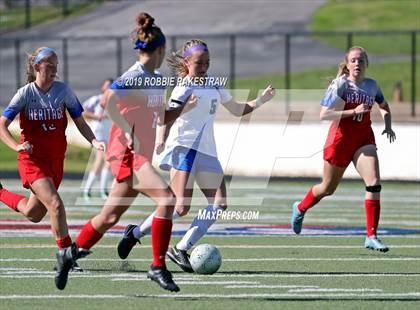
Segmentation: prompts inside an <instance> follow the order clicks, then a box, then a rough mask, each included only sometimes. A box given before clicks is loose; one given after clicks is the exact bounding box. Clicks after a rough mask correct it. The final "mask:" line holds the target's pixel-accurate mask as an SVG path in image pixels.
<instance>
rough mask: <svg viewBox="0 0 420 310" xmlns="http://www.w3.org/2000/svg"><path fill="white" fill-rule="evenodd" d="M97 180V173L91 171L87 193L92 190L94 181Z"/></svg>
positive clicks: (86, 187) (87, 182)
mask: <svg viewBox="0 0 420 310" xmlns="http://www.w3.org/2000/svg"><path fill="white" fill-rule="evenodd" d="M95 180H96V174H95V173H94V172H89V175H88V178H87V180H86V184H85V189H84V191H85V193H87V192H90V190H91V189H92V185H93V183H95Z"/></svg>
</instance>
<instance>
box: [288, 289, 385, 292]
mask: <svg viewBox="0 0 420 310" xmlns="http://www.w3.org/2000/svg"><path fill="white" fill-rule="evenodd" d="M307 292H315V293H324V292H325V293H336V292H344V293H356V292H360V293H363V292H372V293H374V292H379V293H381V292H383V290H381V289H379V288H303V289H292V290H289V293H307Z"/></svg>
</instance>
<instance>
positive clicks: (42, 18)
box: [0, 1, 101, 31]
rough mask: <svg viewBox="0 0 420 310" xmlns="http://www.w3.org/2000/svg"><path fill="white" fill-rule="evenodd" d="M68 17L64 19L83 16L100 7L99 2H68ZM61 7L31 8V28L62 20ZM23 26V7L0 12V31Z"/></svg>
mask: <svg viewBox="0 0 420 310" xmlns="http://www.w3.org/2000/svg"><path fill="white" fill-rule="evenodd" d="M68 2H69V6H68V10H69V15H68V16H67V17H66V18H68V17H76V16H79V15H82V14H85V13H87V12H89V11H91V10H93V9H95V8H96V7H98V6H99V5H100V2H101V1H88V2H86V3H71V2H72V1H68ZM62 10H63V9H62V6H61V5H56V6H54V5H50V6H45V5H44V6H33V7H32V8H31V24H32V26H34V25H37V24H41V23H48V22H55V21H58V20H60V19H63V16H62ZM24 26H25V7H14V8H11V9H4V10H1V11H0V31H2V30H15V29H19V28H23V27H24Z"/></svg>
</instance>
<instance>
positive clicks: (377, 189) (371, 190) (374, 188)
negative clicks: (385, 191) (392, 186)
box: [366, 184, 382, 193]
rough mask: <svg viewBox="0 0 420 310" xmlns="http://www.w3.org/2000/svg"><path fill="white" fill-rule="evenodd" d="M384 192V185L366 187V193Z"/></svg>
mask: <svg viewBox="0 0 420 310" xmlns="http://www.w3.org/2000/svg"><path fill="white" fill-rule="evenodd" d="M381 190H382V185H381V184H377V185H372V186H366V191H367V192H369V193H380V192H381Z"/></svg>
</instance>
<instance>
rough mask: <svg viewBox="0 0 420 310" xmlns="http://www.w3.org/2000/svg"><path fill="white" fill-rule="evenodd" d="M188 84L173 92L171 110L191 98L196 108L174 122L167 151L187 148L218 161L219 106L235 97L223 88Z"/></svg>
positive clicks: (170, 101)
mask: <svg viewBox="0 0 420 310" xmlns="http://www.w3.org/2000/svg"><path fill="white" fill-rule="evenodd" d="M186 79H188V78H186ZM187 84H188V85H181V86H176V87H175V88H174V90H173V92H172V94H171V98H170V100H169V109H171V108H177V107H179V106H183V105H185V103H186V102H187V100H188V98H189V97H190V96H191V95H192V94H194V95H195V96H196V98H197V106H195V107H194V108H193V109H191V110H189V111H188V112H185V113H183V114H181V115H180V116H179V117H178V118H177V119H176V121H175V122H174V124H173V126H172V128H171V131H170V134H169V137H168V139H167V142H166V145H167V148H168V151H171V150H172V149H174V148H175V147H176V146H184V147H187V148H190V149H194V150H197V151H198V152H201V153H204V154H207V155H210V156H214V157H217V149H216V143H215V139H214V118H215V115H216V111H217V108H218V106H219V104H221V103H226V102H229V101H230V100H232V95H231V94H230V93H229V92H228V91H227V90H225V89H224V88H223V87H210V86H198V85H195V84H192V83H187Z"/></svg>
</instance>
